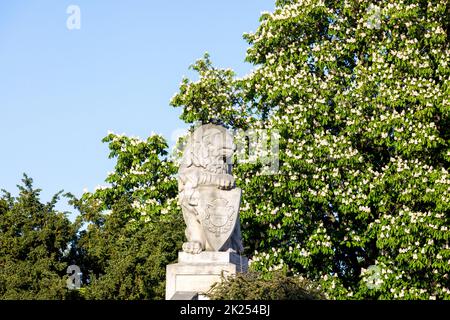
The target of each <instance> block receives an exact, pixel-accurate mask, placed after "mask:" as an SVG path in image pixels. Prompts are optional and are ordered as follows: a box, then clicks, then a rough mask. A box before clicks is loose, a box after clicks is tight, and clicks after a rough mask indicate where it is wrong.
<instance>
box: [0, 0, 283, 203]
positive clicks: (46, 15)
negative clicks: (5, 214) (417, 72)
mask: <svg viewBox="0 0 450 320" xmlns="http://www.w3.org/2000/svg"><path fill="white" fill-rule="evenodd" d="M69 5H78V6H79V8H80V10H81V28H80V29H79V30H69V29H68V28H67V27H66V21H67V19H68V18H69V14H67V13H66V10H67V7H68V6H69ZM273 7H274V0H245V1H243V0H226V1H218V0H195V1H185V0H172V1H149V0H147V1H138V0H130V1H125V0H123V1H107V0H72V1H61V0H53V1H50V0H40V1H36V0H35V1H32V0H24V1H1V2H0V150H1V153H0V188H4V189H6V190H8V191H10V192H12V193H13V194H17V188H16V185H17V184H18V183H19V182H20V179H21V177H22V173H24V172H25V173H27V174H28V175H30V176H31V177H32V178H33V179H34V181H35V186H36V187H39V188H42V189H43V192H42V200H43V201H48V200H49V199H50V198H51V195H53V194H54V193H56V192H57V191H59V190H61V189H64V190H65V191H70V192H72V193H74V194H76V195H78V196H79V195H81V194H82V190H83V189H84V188H87V189H88V190H90V191H92V190H93V189H94V188H95V186H96V185H99V184H103V183H104V179H105V177H106V174H107V172H108V171H111V170H112V169H113V165H114V162H113V161H112V160H108V159H107V156H108V150H107V146H106V145H104V144H102V143H101V139H102V138H103V137H104V136H105V135H106V134H107V132H108V130H112V131H114V132H118V133H126V134H128V135H137V136H141V137H147V136H148V135H149V134H150V133H151V132H152V131H154V132H157V133H161V134H163V135H164V136H166V137H167V138H168V139H169V140H170V138H171V135H172V133H173V132H174V131H175V130H177V129H180V128H184V127H186V125H185V124H184V123H183V122H182V121H181V120H179V119H178V117H179V115H180V110H178V109H174V108H172V107H170V106H169V100H170V98H171V97H172V96H173V94H174V93H175V92H176V91H177V88H178V85H179V83H180V80H181V79H182V77H183V76H184V75H187V76H192V74H191V73H190V72H189V71H188V66H189V65H190V64H191V63H193V62H194V61H195V60H196V59H198V58H200V57H202V56H203V54H204V53H205V52H206V51H207V52H209V53H210V54H211V58H212V60H213V62H214V63H215V65H216V66H220V67H230V68H232V69H234V70H235V71H236V72H237V73H238V75H244V74H246V73H247V72H248V71H249V70H251V69H252V68H253V66H252V65H249V64H247V63H244V58H245V51H246V48H247V46H248V45H247V43H246V42H245V41H244V40H243V39H242V34H243V33H244V32H249V31H254V30H255V29H256V27H257V26H258V24H259V23H258V19H259V16H260V13H261V11H271V10H273ZM58 209H59V210H71V208H70V207H68V206H67V205H66V204H65V203H64V202H63V203H61V204H59V205H58ZM72 211H73V210H72Z"/></svg>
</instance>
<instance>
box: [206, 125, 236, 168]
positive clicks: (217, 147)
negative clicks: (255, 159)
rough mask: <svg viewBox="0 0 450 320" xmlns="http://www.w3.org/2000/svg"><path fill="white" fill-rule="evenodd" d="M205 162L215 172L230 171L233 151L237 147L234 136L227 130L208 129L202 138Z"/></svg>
mask: <svg viewBox="0 0 450 320" xmlns="http://www.w3.org/2000/svg"><path fill="white" fill-rule="evenodd" d="M202 140H203V141H202V146H201V147H202V148H203V150H205V151H206V152H203V156H204V163H205V164H206V168H207V169H208V170H211V171H213V172H214V173H230V172H229V171H230V169H229V167H230V165H231V161H232V157H233V153H234V151H235V149H236V146H235V144H234V143H233V137H232V136H231V135H230V134H229V133H228V132H226V131H222V130H217V129H210V130H207V131H206V132H205V133H204V135H203V139H202Z"/></svg>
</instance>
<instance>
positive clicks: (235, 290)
mask: <svg viewBox="0 0 450 320" xmlns="http://www.w3.org/2000/svg"><path fill="white" fill-rule="evenodd" d="M207 296H208V297H209V298H210V299H213V300H316V299H325V295H324V294H323V293H322V292H321V290H320V286H319V285H317V284H315V283H313V282H311V281H308V280H306V279H304V278H301V277H298V276H287V275H286V274H285V273H283V272H273V273H270V274H265V275H262V274H261V273H254V272H250V273H240V274H237V275H235V276H232V277H227V278H224V279H222V282H220V283H216V284H215V285H214V286H213V287H212V288H211V290H210V291H209V292H208V294H207Z"/></svg>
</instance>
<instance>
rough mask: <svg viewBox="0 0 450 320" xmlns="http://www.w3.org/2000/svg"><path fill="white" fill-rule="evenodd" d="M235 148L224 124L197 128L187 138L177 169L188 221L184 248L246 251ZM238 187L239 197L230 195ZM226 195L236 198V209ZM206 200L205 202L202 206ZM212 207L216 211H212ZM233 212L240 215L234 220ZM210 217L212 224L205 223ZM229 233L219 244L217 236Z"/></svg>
mask: <svg viewBox="0 0 450 320" xmlns="http://www.w3.org/2000/svg"><path fill="white" fill-rule="evenodd" d="M235 149H236V147H235V145H234V143H233V137H232V136H231V134H230V133H229V132H228V131H227V130H226V129H225V128H224V127H222V126H218V125H214V124H208V125H203V126H201V127H199V128H197V129H196V130H195V131H194V132H193V133H192V134H191V135H190V136H189V138H188V140H187V144H186V145H185V148H184V152H183V157H182V161H181V165H180V168H179V171H178V191H179V198H178V202H179V205H180V206H181V208H182V211H183V218H184V221H185V223H186V232H185V234H186V238H187V242H185V243H184V244H183V251H184V252H187V253H193V254H198V253H200V252H202V251H205V250H206V251H232V252H239V253H241V252H243V247H242V241H241V231H240V223H239V216H238V214H239V203H240V189H238V188H235V180H234V178H233V176H232V175H231V170H232V164H231V163H232V156H233V153H234V150H235ZM217 189H220V190H221V191H219V190H217ZM233 189H235V190H233ZM236 189H237V190H239V194H238V197H239V199H236V198H237V196H236V195H232V196H231V197H230V196H228V195H231V194H232V193H233V191H237V190H236ZM226 191H228V193H227V192H226ZM216 194H219V195H216ZM224 198H228V199H231V200H232V201H230V202H234V203H235V202H236V201H237V203H238V205H237V210H236V205H235V206H234V207H233V206H230V205H228V204H227V203H228V200H225V199H224ZM203 203H206V205H204V206H202V204H203ZM214 206H216V207H214ZM210 208H213V209H214V210H215V211H214V210H213V211H212V213H209V211H208V210H209V209H210ZM236 211H237V212H236ZM233 215H236V216H237V218H236V217H234V220H233V219H232V218H233ZM208 219H209V220H208ZM207 221H212V222H211V223H210V225H209V226H205V224H206V222H207ZM234 221H235V222H234ZM213 222H214V223H213ZM227 224H228V229H227ZM227 232H228V233H227ZM224 234H225V235H224ZM227 234H230V236H229V237H228V238H226V239H225V240H226V241H225V242H224V243H223V245H221V242H220V245H217V243H219V242H217V241H216V239H219V237H222V238H223V237H224V236H225V237H227ZM208 239H209V240H208ZM213 243H216V247H214V246H213ZM219 246H220V248H219Z"/></svg>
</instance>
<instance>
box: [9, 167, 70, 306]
mask: <svg viewBox="0 0 450 320" xmlns="http://www.w3.org/2000/svg"><path fill="white" fill-rule="evenodd" d="M22 183H23V184H22V185H20V186H18V187H19V190H20V195H19V197H17V198H14V197H12V196H11V195H10V194H9V193H7V192H6V191H4V195H3V196H2V198H0V299H27V300H28V299H45V300H48V299H65V298H67V297H68V296H69V293H68V290H67V289H66V281H65V279H66V276H65V274H66V270H67V267H68V265H69V262H70V261H69V254H68V253H69V248H68V245H69V244H70V243H71V242H72V241H73V240H74V239H75V233H76V226H75V225H73V224H72V223H71V222H70V221H69V220H68V219H67V217H66V215H65V214H64V213H61V212H56V211H55V210H54V206H55V204H56V202H57V201H58V199H59V195H60V193H58V194H56V195H55V196H54V197H53V199H52V201H51V202H49V203H46V204H44V203H41V202H40V199H39V194H40V190H39V189H34V188H33V180H32V179H31V178H29V177H27V176H26V175H24V179H23V180H22Z"/></svg>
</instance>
